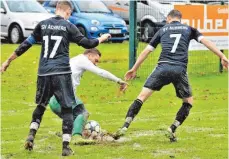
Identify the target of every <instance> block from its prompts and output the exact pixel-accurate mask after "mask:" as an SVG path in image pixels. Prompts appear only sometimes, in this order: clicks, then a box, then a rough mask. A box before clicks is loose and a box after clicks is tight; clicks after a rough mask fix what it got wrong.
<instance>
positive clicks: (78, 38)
mask: <svg viewBox="0 0 229 159" xmlns="http://www.w3.org/2000/svg"><path fill="white" fill-rule="evenodd" d="M69 35H70V39H71V41H72V42H75V43H77V44H78V45H80V46H82V47H84V48H86V49H90V48H94V47H96V46H98V45H99V44H100V43H102V42H104V41H106V40H107V39H108V38H110V37H111V35H110V34H103V35H102V36H101V37H99V38H97V39H88V38H86V37H85V36H84V35H83V34H82V33H81V32H80V31H79V29H78V28H77V27H76V26H75V25H73V24H70V26H69Z"/></svg>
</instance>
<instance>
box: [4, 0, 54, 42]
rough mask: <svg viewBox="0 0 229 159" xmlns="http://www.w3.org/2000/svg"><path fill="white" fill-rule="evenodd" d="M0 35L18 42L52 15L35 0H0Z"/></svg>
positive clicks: (10, 40)
mask: <svg viewBox="0 0 229 159" xmlns="http://www.w3.org/2000/svg"><path fill="white" fill-rule="evenodd" d="M0 12H1V37H5V38H8V40H9V42H10V43H14V44H16V43H19V42H21V41H22V40H23V39H24V38H25V37H28V36H29V35H30V34H31V33H32V31H33V29H34V28H35V26H36V25H37V24H38V23H39V22H40V21H42V20H45V19H48V18H50V17H53V14H50V13H48V12H47V11H46V10H45V9H44V8H43V7H42V6H41V5H40V4H39V3H38V2H37V1H35V0H30V1H28V0H18V1H12V0H1V8H0Z"/></svg>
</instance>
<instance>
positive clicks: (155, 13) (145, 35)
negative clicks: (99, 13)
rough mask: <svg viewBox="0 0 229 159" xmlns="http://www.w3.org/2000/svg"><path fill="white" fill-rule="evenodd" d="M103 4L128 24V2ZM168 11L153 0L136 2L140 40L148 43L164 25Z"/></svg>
mask: <svg viewBox="0 0 229 159" xmlns="http://www.w3.org/2000/svg"><path fill="white" fill-rule="evenodd" d="M103 2H104V3H105V4H106V5H107V6H108V7H109V8H110V9H111V10H112V11H113V12H114V13H116V14H118V15H119V16H121V17H122V18H123V19H124V20H125V21H126V23H127V24H129V0H113V1H107V0H103ZM168 11H169V9H167V8H164V7H163V5H162V4H160V3H158V2H155V1H153V0H137V22H138V26H139V27H140V29H139V32H140V39H141V40H142V41H145V42H148V41H149V40H150V39H151V38H152V36H153V35H154V34H155V32H156V31H157V30H158V28H159V27H161V25H162V24H163V25H164V24H165V19H166V15H167V13H168Z"/></svg>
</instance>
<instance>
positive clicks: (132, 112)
mask: <svg viewBox="0 0 229 159" xmlns="http://www.w3.org/2000/svg"><path fill="white" fill-rule="evenodd" d="M152 93H153V90H151V89H149V88H145V87H143V89H142V91H141V93H140V94H139V96H138V98H137V99H136V100H135V101H134V102H133V103H132V104H131V106H130V107H129V110H128V112H127V114H126V119H125V123H124V124H123V126H122V128H120V129H119V130H118V131H117V132H116V133H115V134H113V137H114V139H115V140H117V139H119V138H120V137H121V136H124V135H125V133H126V131H127V129H128V127H129V126H130V124H131V122H132V121H133V119H134V117H135V116H136V115H137V114H138V113H139V111H140V109H141V107H142V104H143V102H144V101H146V100H147V99H148V97H150V95H151V94H152Z"/></svg>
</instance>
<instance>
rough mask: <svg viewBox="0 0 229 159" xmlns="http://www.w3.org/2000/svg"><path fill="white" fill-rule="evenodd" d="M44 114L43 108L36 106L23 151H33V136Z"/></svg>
mask: <svg viewBox="0 0 229 159" xmlns="http://www.w3.org/2000/svg"><path fill="white" fill-rule="evenodd" d="M44 112H45V107H43V106H41V105H38V106H37V107H36V109H35V110H34V112H33V115H32V121H31V124H30V130H29V135H28V137H27V139H26V141H25V149H26V150H29V151H31V150H33V145H34V139H35V135H36V133H37V130H38V128H39V126H40V123H41V120H42V116H43V114H44Z"/></svg>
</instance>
